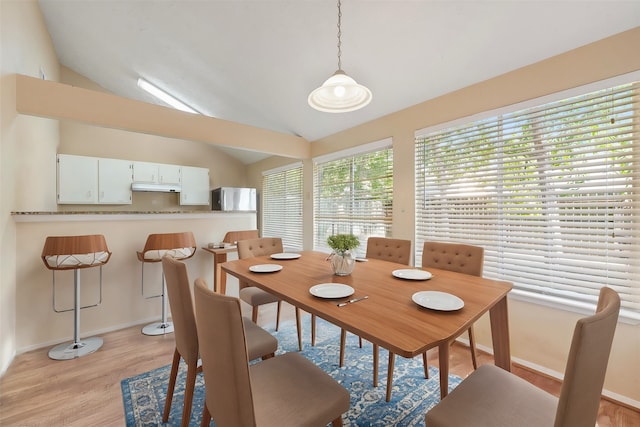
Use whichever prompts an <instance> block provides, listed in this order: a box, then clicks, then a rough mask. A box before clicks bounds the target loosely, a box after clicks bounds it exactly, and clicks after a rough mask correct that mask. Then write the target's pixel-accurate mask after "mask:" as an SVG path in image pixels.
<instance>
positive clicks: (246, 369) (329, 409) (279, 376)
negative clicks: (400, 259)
mask: <svg viewBox="0 0 640 427" xmlns="http://www.w3.org/2000/svg"><path fill="white" fill-rule="evenodd" d="M194 297H195V305H196V322H197V326H198V332H199V334H198V341H199V343H200V353H201V355H202V369H203V372H204V382H205V405H204V410H203V413H202V424H201V426H208V425H209V423H210V421H211V418H212V417H213V420H214V422H215V424H216V426H218V427H253V426H261V427H269V426H274V427H276V426H277V427H287V426H291V427H294V426H295V427H297V426H325V425H327V424H328V423H332V425H333V426H334V427H338V426H342V414H343V413H344V412H346V411H347V410H348V409H349V392H347V390H345V389H344V387H342V386H341V385H340V384H338V383H337V382H336V381H335V380H334V379H333V378H331V377H330V376H329V375H328V374H327V373H325V372H324V371H322V370H321V369H320V368H318V367H317V366H316V365H315V364H313V363H312V362H310V361H309V360H307V359H305V358H304V357H303V356H301V355H300V354H298V353H286V354H283V355H281V356H276V357H273V358H271V359H268V360H265V361H263V362H260V363H257V364H253V365H251V366H249V363H248V358H247V347H246V344H245V343H246V340H245V338H244V334H245V330H244V327H243V323H242V321H241V317H242V315H241V308H240V301H239V300H238V299H237V298H234V297H230V296H226V295H220V294H217V293H215V292H213V291H211V290H210V289H209V288H208V287H207V286H206V284H205V283H204V281H202V280H201V279H196V281H195V290H194Z"/></svg>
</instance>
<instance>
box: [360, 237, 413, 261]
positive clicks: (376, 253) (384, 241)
mask: <svg viewBox="0 0 640 427" xmlns="http://www.w3.org/2000/svg"><path fill="white" fill-rule="evenodd" d="M366 257H367V258H374V259H382V260H385V261H391V262H397V263H398V264H405V265H409V264H410V263H411V240H404V239H389V238H386V237H369V239H368V240H367V255H366Z"/></svg>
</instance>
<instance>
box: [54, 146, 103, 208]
mask: <svg viewBox="0 0 640 427" xmlns="http://www.w3.org/2000/svg"><path fill="white" fill-rule="evenodd" d="M57 171H58V174H57V175H58V176H57V178H58V179H57V186H58V203H59V204H75V205H87V204H95V203H98V159H97V158H96V157H85V156H72V155H69V154H59V155H58V167H57Z"/></svg>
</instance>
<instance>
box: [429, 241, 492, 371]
mask: <svg viewBox="0 0 640 427" xmlns="http://www.w3.org/2000/svg"><path fill="white" fill-rule="evenodd" d="M429 267H432V268H439V269H441V270H448V271H455V272H456V273H463V274H469V275H472V276H478V277H482V271H483V269H484V248H483V247H481V246H473V245H467V244H463V243H446V242H430V241H427V242H424V246H423V249H422V268H425V269H427V268H429ZM468 334H469V349H470V351H471V362H472V363H473V369H477V368H478V362H477V359H476V340H475V335H474V333H473V326H471V327H469V329H468ZM423 359H424V365H425V372H427V356H426V353H425V354H424V355H423Z"/></svg>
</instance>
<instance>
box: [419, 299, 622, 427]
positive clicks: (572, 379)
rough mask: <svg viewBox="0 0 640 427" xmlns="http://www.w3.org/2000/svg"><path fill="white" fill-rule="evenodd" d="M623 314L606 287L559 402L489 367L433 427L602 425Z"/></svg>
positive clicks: (436, 414) (585, 322) (449, 402)
mask: <svg viewBox="0 0 640 427" xmlns="http://www.w3.org/2000/svg"><path fill="white" fill-rule="evenodd" d="M619 312H620V297H619V295H618V294H617V293H616V292H615V291H614V290H612V289H611V288H607V287H604V288H602V289H601V290H600V297H599V299H598V305H597V308H596V313H595V314H593V315H591V316H588V317H584V318H582V319H580V320H578V322H577V323H576V326H575V329H574V332H573V339H572V341H571V347H570V350H569V357H568V359H567V365H566V369H565V374H564V380H563V382H562V387H561V389H560V396H559V397H558V398H556V397H555V396H553V395H551V394H549V393H547V392H545V391H543V390H541V389H539V388H537V387H536V386H534V385H532V384H531V383H529V382H527V381H525V380H524V379H522V378H519V377H517V376H516V375H514V374H512V373H510V372H507V371H504V370H502V369H500V368H498V367H496V366H493V365H483V366H481V367H479V368H478V369H476V370H475V371H474V372H473V373H471V375H469V376H468V377H467V378H466V379H464V380H463V381H462V383H460V385H458V386H457V387H456V388H455V389H454V390H453V391H452V392H451V393H449V395H448V396H447V397H445V398H444V399H443V400H442V401H441V402H440V403H439V404H437V405H436V406H435V407H434V408H432V409H431V410H430V411H429V412H428V413H427V415H426V418H425V421H426V425H427V427H458V426H475V427H516V426H537V427H552V426H553V427H584V426H594V425H596V418H597V416H598V407H599V404H600V397H601V394H602V386H603V384H604V377H605V373H606V370H607V364H608V361H609V354H610V352H611V344H612V341H613V336H614V333H615V329H616V325H617V321H618V314H619Z"/></svg>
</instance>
